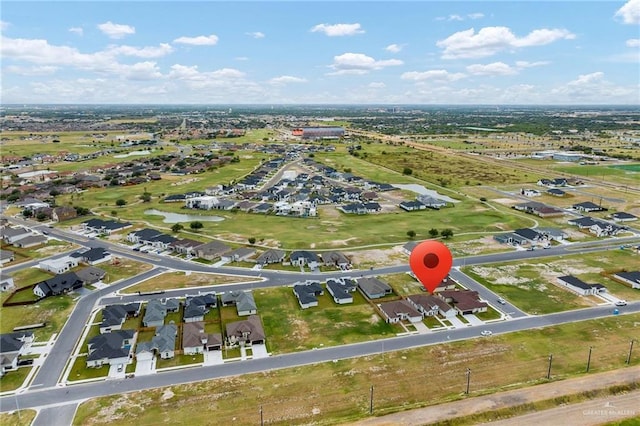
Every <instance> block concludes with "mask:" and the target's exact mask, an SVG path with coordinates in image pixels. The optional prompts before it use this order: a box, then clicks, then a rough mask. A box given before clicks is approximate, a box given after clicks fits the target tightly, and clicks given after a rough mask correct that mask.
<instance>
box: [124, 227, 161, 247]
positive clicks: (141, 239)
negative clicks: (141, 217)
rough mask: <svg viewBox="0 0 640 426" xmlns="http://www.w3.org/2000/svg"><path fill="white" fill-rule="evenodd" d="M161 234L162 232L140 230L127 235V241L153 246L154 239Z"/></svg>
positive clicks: (147, 229) (148, 229) (146, 229)
mask: <svg viewBox="0 0 640 426" xmlns="http://www.w3.org/2000/svg"><path fill="white" fill-rule="evenodd" d="M161 234H162V232H160V231H158V230H156V229H151V228H143V229H138V230H137V231H132V232H129V234H128V235H127V241H129V242H130V243H134V244H151V242H152V241H153V239H154V238H155V237H157V236H158V235H161Z"/></svg>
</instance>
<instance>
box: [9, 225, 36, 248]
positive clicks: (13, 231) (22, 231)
mask: <svg viewBox="0 0 640 426" xmlns="http://www.w3.org/2000/svg"><path fill="white" fill-rule="evenodd" d="M30 235H33V233H32V232H31V230H29V229H26V228H22V227H16V228H12V227H10V226H5V227H4V228H2V240H3V241H4V242H5V243H7V244H13V243H15V242H16V241H18V240H19V239H21V238H25V237H28V236H30Z"/></svg>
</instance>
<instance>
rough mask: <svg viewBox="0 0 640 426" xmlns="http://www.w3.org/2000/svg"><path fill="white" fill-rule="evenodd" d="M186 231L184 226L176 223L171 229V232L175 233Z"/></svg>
mask: <svg viewBox="0 0 640 426" xmlns="http://www.w3.org/2000/svg"><path fill="white" fill-rule="evenodd" d="M183 229H184V226H182V225H180V224H179V223H174V224H173V226H172V227H171V230H172V231H173V232H180V231H182V230H183Z"/></svg>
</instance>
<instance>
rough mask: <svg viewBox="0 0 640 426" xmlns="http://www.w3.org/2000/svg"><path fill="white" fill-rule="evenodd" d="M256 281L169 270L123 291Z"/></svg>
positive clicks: (240, 277)
mask: <svg viewBox="0 0 640 426" xmlns="http://www.w3.org/2000/svg"><path fill="white" fill-rule="evenodd" d="M249 281H256V280H255V278H253V277H247V276H240V275H224V274H205V273H185V272H167V273H164V274H160V275H158V276H156V277H153V278H150V279H148V280H146V281H143V282H141V283H139V284H135V285H133V286H131V287H127V288H126V289H125V290H123V291H121V292H122V293H125V294H131V293H137V292H138V291H141V292H145V291H156V290H169V289H177V288H192V287H203V286H211V285H217V284H231V283H239V282H249Z"/></svg>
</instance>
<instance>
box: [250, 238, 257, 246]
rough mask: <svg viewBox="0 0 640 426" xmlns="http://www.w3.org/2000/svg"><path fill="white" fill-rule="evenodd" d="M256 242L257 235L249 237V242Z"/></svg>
mask: <svg viewBox="0 0 640 426" xmlns="http://www.w3.org/2000/svg"><path fill="white" fill-rule="evenodd" d="M255 243H256V238H255V237H250V238H249V244H251V245H254V244H255Z"/></svg>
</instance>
